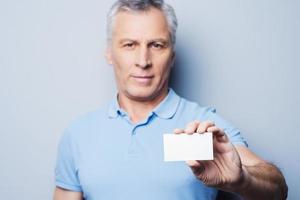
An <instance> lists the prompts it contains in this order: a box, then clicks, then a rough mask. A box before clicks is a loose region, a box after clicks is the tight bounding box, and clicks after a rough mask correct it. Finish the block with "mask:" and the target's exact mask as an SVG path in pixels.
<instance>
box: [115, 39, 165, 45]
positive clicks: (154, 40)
mask: <svg viewBox="0 0 300 200" xmlns="http://www.w3.org/2000/svg"><path fill="white" fill-rule="evenodd" d="M128 41H130V42H137V41H138V40H135V39H130V38H124V39H122V40H120V41H119V43H120V44H122V43H124V42H128ZM151 42H161V43H164V44H168V43H169V40H168V39H166V38H154V39H151V40H148V41H147V43H151Z"/></svg>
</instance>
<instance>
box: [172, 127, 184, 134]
mask: <svg viewBox="0 0 300 200" xmlns="http://www.w3.org/2000/svg"><path fill="white" fill-rule="evenodd" d="M173 133H175V134H181V133H184V130H183V129H181V128H175V129H174V131H173Z"/></svg>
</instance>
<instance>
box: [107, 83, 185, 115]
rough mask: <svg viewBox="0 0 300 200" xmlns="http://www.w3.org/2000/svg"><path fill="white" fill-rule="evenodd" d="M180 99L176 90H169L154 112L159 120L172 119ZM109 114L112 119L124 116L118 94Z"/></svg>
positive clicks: (111, 104) (109, 108) (110, 106)
mask: <svg viewBox="0 0 300 200" xmlns="http://www.w3.org/2000/svg"><path fill="white" fill-rule="evenodd" d="M180 99H181V98H180V97H179V96H178V95H177V94H176V93H175V92H174V90H173V89H171V88H169V92H168V95H167V96H166V97H165V98H164V100H163V101H162V102H160V104H158V106H156V107H155V108H154V109H153V111H152V112H153V113H155V114H156V115H157V116H158V117H159V118H163V119H170V118H172V117H173V116H174V115H175V113H176V111H177V108H178V105H179V102H180ZM107 113H108V116H109V117H110V118H117V117H118V116H119V115H121V116H123V115H124V113H125V111H124V110H123V109H122V108H120V105H119V103H118V94H116V96H115V98H114V99H113V100H112V102H111V103H110V105H109V107H108V112H107Z"/></svg>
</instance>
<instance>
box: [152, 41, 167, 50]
mask: <svg viewBox="0 0 300 200" xmlns="http://www.w3.org/2000/svg"><path fill="white" fill-rule="evenodd" d="M150 46H151V47H152V48H154V49H163V48H164V47H165V46H164V45H163V44H162V43H159V42H152V43H151V44H150Z"/></svg>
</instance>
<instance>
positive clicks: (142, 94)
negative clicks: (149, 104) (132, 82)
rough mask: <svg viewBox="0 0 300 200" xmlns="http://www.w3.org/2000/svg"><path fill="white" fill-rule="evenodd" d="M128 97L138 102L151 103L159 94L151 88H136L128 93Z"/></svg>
mask: <svg viewBox="0 0 300 200" xmlns="http://www.w3.org/2000/svg"><path fill="white" fill-rule="evenodd" d="M126 93H127V94H128V95H127V96H128V97H129V98H131V99H135V100H138V101H149V100H152V99H154V98H155V97H156V96H157V94H158V93H159V92H158V90H155V89H153V88H151V87H135V88H131V89H128V90H127V91H126Z"/></svg>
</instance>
